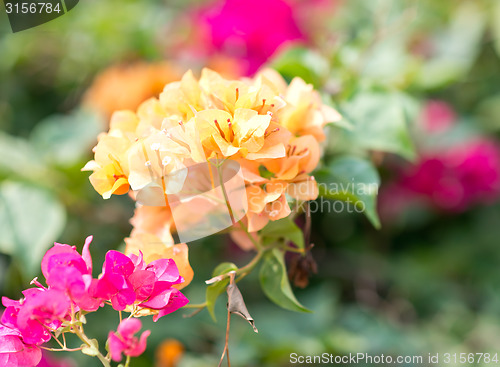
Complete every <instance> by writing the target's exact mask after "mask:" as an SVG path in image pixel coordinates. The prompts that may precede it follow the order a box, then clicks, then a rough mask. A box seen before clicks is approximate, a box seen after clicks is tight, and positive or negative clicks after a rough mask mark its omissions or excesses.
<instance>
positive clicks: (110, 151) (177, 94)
mask: <svg viewBox="0 0 500 367" xmlns="http://www.w3.org/2000/svg"><path fill="white" fill-rule="evenodd" d="M339 119H340V115H339V114H338V112H337V111H335V110H334V109H333V108H331V107H328V106H326V105H324V104H323V103H322V101H321V98H320V95H319V93H317V92H316V91H314V89H313V87H312V85H310V84H307V83H305V82H304V81H303V80H302V79H300V78H295V79H293V80H292V82H291V83H290V85H288V84H287V83H286V81H285V80H284V79H283V78H282V77H281V76H280V75H279V74H278V73H277V72H275V71H272V70H264V71H262V72H260V73H258V74H257V75H256V76H255V77H254V78H241V79H237V80H228V79H225V78H223V77H222V76H221V75H219V74H218V73H216V72H215V71H212V70H209V69H204V70H203V71H202V73H201V77H200V78H199V79H197V78H196V77H195V76H194V75H193V73H192V72H191V71H188V72H187V73H185V74H184V76H183V77H182V78H181V79H180V80H179V81H176V82H171V83H169V84H167V85H166V86H165V87H164V88H163V91H162V92H161V93H160V95H159V97H158V98H155V97H153V98H150V99H147V100H145V101H144V102H143V103H142V104H141V105H140V106H139V107H138V108H137V110H136V111H135V112H134V111H120V112H116V113H115V114H113V117H112V119H111V123H110V130H109V131H108V133H104V134H102V135H101V136H100V137H99V142H98V144H97V146H96V147H95V148H94V153H95V158H94V160H93V161H91V162H89V163H88V164H87V165H86V166H85V169H87V170H91V171H93V173H92V175H91V176H90V180H91V183H92V185H93V186H94V188H95V189H96V191H98V192H99V193H100V194H101V195H103V197H104V198H109V197H110V196H111V195H112V194H123V193H125V192H127V191H128V190H129V187H130V188H132V190H133V192H131V197H132V198H134V199H135V200H137V202H138V203H141V204H143V205H155V206H163V208H162V209H152V207H145V206H144V207H138V208H137V211H136V214H135V216H134V219H133V224H134V230H133V231H132V233H131V235H130V237H129V238H128V239H127V241H126V242H127V251H129V252H138V251H139V250H140V251H142V252H143V253H144V256H145V258H147V259H154V258H159V257H165V256H180V257H181V258H183V259H185V265H186V272H188V273H189V271H191V272H192V270H191V268H190V266H189V263H188V262H187V246H185V245H174V242H173V240H172V237H171V232H174V225H173V221H172V220H171V216H172V212H170V210H173V213H174V214H176V213H179V218H180V219H179V220H181V222H182V223H176V224H177V227H178V229H179V232H182V231H184V230H186V227H189V226H190V225H191V224H190V223H191V222H190V221H189V220H188V219H190V218H191V219H193V218H195V217H197V216H196V215H194V214H193V215H192V216H191V215H190V218H186V217H182V215H181V214H182V213H183V211H182V208H180V209H179V208H177V207H174V208H173V209H172V208H171V204H172V203H169V202H168V200H167V198H168V197H172V195H173V196H176V195H178V194H179V190H180V189H181V188H182V187H183V185H185V183H186V182H188V181H189V179H188V177H189V176H188V172H189V170H190V168H191V167H193V166H194V165H196V164H199V163H204V162H207V161H208V160H213V159H214V158H215V159H216V160H218V159H221V160H225V159H229V160H233V161H237V162H238V164H239V167H241V173H242V181H243V185H242V193H243V195H244V194H245V192H246V198H247V201H248V203H247V204H248V205H245V206H242V207H247V208H248V210H246V208H245V211H246V212H247V214H246V217H245V221H247V223H248V229H249V230H250V231H251V232H255V231H258V230H260V229H262V228H263V227H264V226H265V225H266V224H267V223H268V222H269V221H270V220H279V219H281V218H284V217H286V216H288V215H289V214H290V212H291V209H290V206H289V204H288V200H298V201H301V200H312V199H315V198H316V197H317V195H318V188H317V184H316V181H315V180H314V178H313V177H312V176H311V173H312V171H313V170H314V169H315V168H316V166H317V165H318V162H319V158H320V153H321V151H320V147H319V141H321V140H322V139H324V133H323V127H324V126H325V124H326V123H328V122H335V121H338V120H339ZM214 167H215V166H214ZM212 175H213V174H212ZM212 186H214V183H213V182H212ZM151 197H153V198H154V199H155V200H153V201H149V199H150V198H151ZM158 198H159V199H161V200H157V199H158ZM201 199H203V198H197V199H196V200H194V199H193V200H192V201H191V203H192V204H193V205H199V208H200V211H199V212H198V213H197V214H199V216H201V217H202V218H201V220H203V213H204V212H203V210H201V208H205V207H207V208H208V207H210V206H205V205H203V203H202V202H199V201H197V200H201ZM244 200H245V199H243V201H244ZM176 204H178V202H176ZM177 210H178V212H177ZM157 211H160V212H162V211H165V213H167V214H168V215H163V214H162V215H159V213H157ZM148 213H155V214H154V215H153V216H150V214H148ZM141 217H147V218H148V220H151V221H152V222H153V223H157V224H158V225H157V226H156V227H154V228H148V229H145V225H143V224H139V223H142V219H141ZM159 218H161V220H160V219H159ZM240 218H241V217H240ZM195 219H197V218H195ZM176 221H177V219H176ZM233 222H234V220H233ZM184 224H185V225H186V226H184V227H182V225H184ZM186 241H187V240H186ZM247 247H248V246H247ZM176 262H177V263H178V264H182V260H179V261H177V260H176ZM179 266H180V267H181V266H182V265H179ZM183 276H184V278H186V279H189V276H186V274H183ZM184 284H185V283H184Z"/></svg>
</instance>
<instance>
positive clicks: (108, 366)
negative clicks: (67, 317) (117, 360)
mask: <svg viewBox="0 0 500 367" xmlns="http://www.w3.org/2000/svg"><path fill="white" fill-rule="evenodd" d="M74 331H75V334H76V335H77V336H78V337H79V338H80V340H81V341H82V342H84V343H85V344H87V346H89V347H92V346H93V344H92V342H91V341H90V339H89V338H88V337H87V335H85V333H84V332H83V328H82V327H76V328H75V329H74ZM96 357H97V358H99V360H100V361H101V363H102V365H103V366H104V367H111V364H110V363H109V360H108V359H107V358H106V357H104V356H103V355H102V354H101V352H100V351H99V350H98V349H97V356H96Z"/></svg>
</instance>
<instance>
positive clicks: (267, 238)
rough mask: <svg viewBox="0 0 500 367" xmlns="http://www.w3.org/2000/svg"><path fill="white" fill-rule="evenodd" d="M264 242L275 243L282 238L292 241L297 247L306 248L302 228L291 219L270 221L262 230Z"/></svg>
mask: <svg viewBox="0 0 500 367" xmlns="http://www.w3.org/2000/svg"><path fill="white" fill-rule="evenodd" d="M260 234H261V236H262V238H263V239H262V242H263V243H267V244H268V243H273V242H277V241H278V240H280V239H285V240H289V241H292V242H293V243H294V244H295V245H297V247H299V248H301V249H303V248H304V235H303V234H302V230H301V229H300V228H299V227H298V226H297V225H296V224H295V223H294V222H293V221H292V220H291V219H290V218H283V219H280V220H275V221H270V222H269V223H268V224H267V225H266V226H265V227H264V228H263V229H262V231H261V232H260Z"/></svg>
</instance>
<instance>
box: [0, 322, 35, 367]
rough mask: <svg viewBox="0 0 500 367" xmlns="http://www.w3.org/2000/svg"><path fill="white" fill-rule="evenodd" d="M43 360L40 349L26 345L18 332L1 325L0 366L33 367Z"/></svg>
mask: <svg viewBox="0 0 500 367" xmlns="http://www.w3.org/2000/svg"><path fill="white" fill-rule="evenodd" d="M41 359H42V352H41V349H40V348H38V347H36V346H33V345H27V344H25V343H24V342H23V340H22V337H21V333H20V332H19V331H18V330H15V329H11V328H9V327H7V326H4V325H1V324H0V366H3V367H32V366H37V365H38V363H39V362H40V360H41Z"/></svg>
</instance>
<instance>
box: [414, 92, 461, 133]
mask: <svg viewBox="0 0 500 367" xmlns="http://www.w3.org/2000/svg"><path fill="white" fill-rule="evenodd" d="M456 119H457V115H456V113H455V111H453V109H452V108H451V106H450V105H449V104H447V103H446V102H443V101H439V100H431V101H427V103H426V104H425V105H424V108H423V110H422V116H421V121H422V124H423V128H424V129H425V130H426V131H427V132H430V133H440V132H443V131H446V130H448V129H449V128H450V127H452V126H453V124H454V123H455V121H456Z"/></svg>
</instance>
